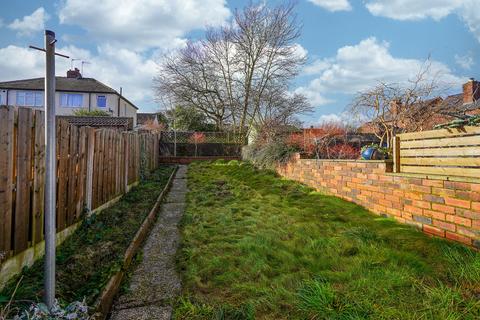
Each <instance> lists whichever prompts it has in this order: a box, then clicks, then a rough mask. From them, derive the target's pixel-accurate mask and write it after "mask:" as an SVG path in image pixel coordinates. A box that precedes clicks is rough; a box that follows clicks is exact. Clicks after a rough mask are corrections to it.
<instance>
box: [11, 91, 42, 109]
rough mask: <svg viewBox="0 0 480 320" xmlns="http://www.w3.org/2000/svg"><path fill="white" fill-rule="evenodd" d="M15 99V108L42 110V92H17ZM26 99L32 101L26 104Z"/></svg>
mask: <svg viewBox="0 0 480 320" xmlns="http://www.w3.org/2000/svg"><path fill="white" fill-rule="evenodd" d="M15 98H16V105H17V106H20V107H37V108H43V102H44V99H43V91H29V90H17V91H16V94H15ZM27 98H29V99H33V100H32V103H27ZM37 102H39V103H37Z"/></svg>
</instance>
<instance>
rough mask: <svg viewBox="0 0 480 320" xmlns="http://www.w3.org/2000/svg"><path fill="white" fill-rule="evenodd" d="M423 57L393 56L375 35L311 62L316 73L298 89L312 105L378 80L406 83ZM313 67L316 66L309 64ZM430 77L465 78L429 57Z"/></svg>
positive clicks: (453, 82) (443, 79)
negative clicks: (327, 57)
mask: <svg viewBox="0 0 480 320" xmlns="http://www.w3.org/2000/svg"><path fill="white" fill-rule="evenodd" d="M423 63H424V61H421V60H417V59H405V58H397V57H394V56H392V54H391V53H390V52H389V44H388V43H387V42H380V41H378V40H377V39H376V38H374V37H370V38H367V39H365V40H362V41H361V42H360V43H358V44H356V45H353V46H345V47H342V48H340V49H338V51H337V54H336V56H335V57H333V58H329V59H323V60H320V61H317V62H314V65H319V66H321V67H319V68H317V69H318V73H317V75H316V77H315V79H313V80H312V81H310V83H309V84H308V85H306V86H303V87H300V88H298V89H297V92H300V93H304V94H305V95H306V96H307V98H309V100H310V102H311V103H312V105H314V106H320V105H324V104H327V103H328V102H330V101H331V100H330V98H329V97H330V96H333V95H334V94H339V93H340V94H347V95H351V94H355V93H356V92H358V91H361V90H364V89H366V88H368V87H370V86H373V85H375V84H377V83H378V82H379V81H383V82H387V83H405V82H406V81H408V80H409V79H412V78H413V77H414V76H415V75H416V74H417V73H418V72H419V71H420V70H421V68H422V65H423ZM312 70H315V68H312ZM428 76H429V77H437V78H438V79H439V81H440V82H441V83H443V84H448V85H459V84H461V83H462V82H463V80H464V79H462V78H460V77H457V76H455V75H453V74H452V72H451V70H450V69H449V68H448V66H446V65H445V64H443V63H441V62H438V61H431V66H430V70H429V75H428Z"/></svg>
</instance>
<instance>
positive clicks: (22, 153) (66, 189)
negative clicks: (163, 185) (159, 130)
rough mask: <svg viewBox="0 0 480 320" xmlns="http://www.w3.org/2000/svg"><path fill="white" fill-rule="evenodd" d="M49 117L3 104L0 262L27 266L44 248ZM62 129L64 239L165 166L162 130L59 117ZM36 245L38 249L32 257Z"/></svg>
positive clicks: (60, 217) (60, 224)
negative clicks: (82, 124)
mask: <svg viewBox="0 0 480 320" xmlns="http://www.w3.org/2000/svg"><path fill="white" fill-rule="evenodd" d="M44 116H45V114H44V112H43V111H41V110H33V109H31V108H21V107H20V108H17V107H12V106H0V267H3V265H4V264H5V263H6V262H8V261H9V260H11V259H16V258H17V257H19V258H18V259H19V260H22V262H21V263H20V262H19V263H17V264H18V265H19V266H20V267H23V264H24V263H23V262H24V261H27V260H28V261H29V262H28V263H31V262H32V260H34V259H36V258H38V256H41V254H43V248H40V247H43V246H40V247H39V245H40V244H42V242H43V238H44V211H43V210H44V194H45V193H44V191H45V190H44V184H45V134H44V132H45V125H44ZM56 132H57V141H56V153H57V203H56V208H57V210H56V228H57V232H58V233H57V238H59V239H60V240H59V241H61V239H63V238H64V237H66V235H67V234H69V233H70V231H71V230H70V229H72V228H71V227H73V226H75V225H77V223H78V222H79V221H80V220H81V219H82V218H83V217H84V214H85V213H87V212H89V211H92V210H97V211H98V210H101V209H102V208H104V207H106V206H108V205H109V204H110V203H112V201H115V200H116V199H118V198H119V197H120V196H121V195H123V194H124V193H126V192H127V191H128V189H129V187H130V186H131V185H133V184H135V183H137V182H138V181H139V179H140V175H141V173H142V171H143V170H153V169H155V168H157V167H158V165H159V162H158V155H159V135H158V134H148V133H147V134H138V133H136V132H120V131H118V130H113V129H95V128H91V127H78V126H75V125H71V124H69V123H67V122H66V121H57V128H56ZM32 248H33V249H35V250H33V251H35V252H37V251H38V252H39V253H38V254H36V253H35V254H33V255H34V256H35V257H34V258H31V257H30V258H27V257H26V256H27V255H28V256H31V255H32V254H30V253H28V252H30V251H32V250H28V249H32ZM37 249H38V250H37ZM26 253H28V254H26ZM18 259H17V260H18ZM2 277H3V274H2Z"/></svg>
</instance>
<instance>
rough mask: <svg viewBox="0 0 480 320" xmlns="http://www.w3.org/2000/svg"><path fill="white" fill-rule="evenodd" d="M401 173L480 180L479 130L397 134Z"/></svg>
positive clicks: (474, 128)
mask: <svg viewBox="0 0 480 320" xmlns="http://www.w3.org/2000/svg"><path fill="white" fill-rule="evenodd" d="M397 139H398V140H399V145H400V152H399V157H397V158H396V159H394V160H395V166H397V165H398V164H399V167H400V172H405V173H422V174H432V175H447V176H461V177H474V178H480V128H479V127H462V128H452V129H442V130H431V131H423V132H411V133H404V134H399V135H397Z"/></svg>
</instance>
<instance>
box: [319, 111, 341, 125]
mask: <svg viewBox="0 0 480 320" xmlns="http://www.w3.org/2000/svg"><path fill="white" fill-rule="evenodd" d="M343 115H344V114H342V113H340V114H339V113H329V114H322V115H321V116H320V119H318V123H319V124H323V123H343V121H344V120H345V117H344V116H343Z"/></svg>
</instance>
